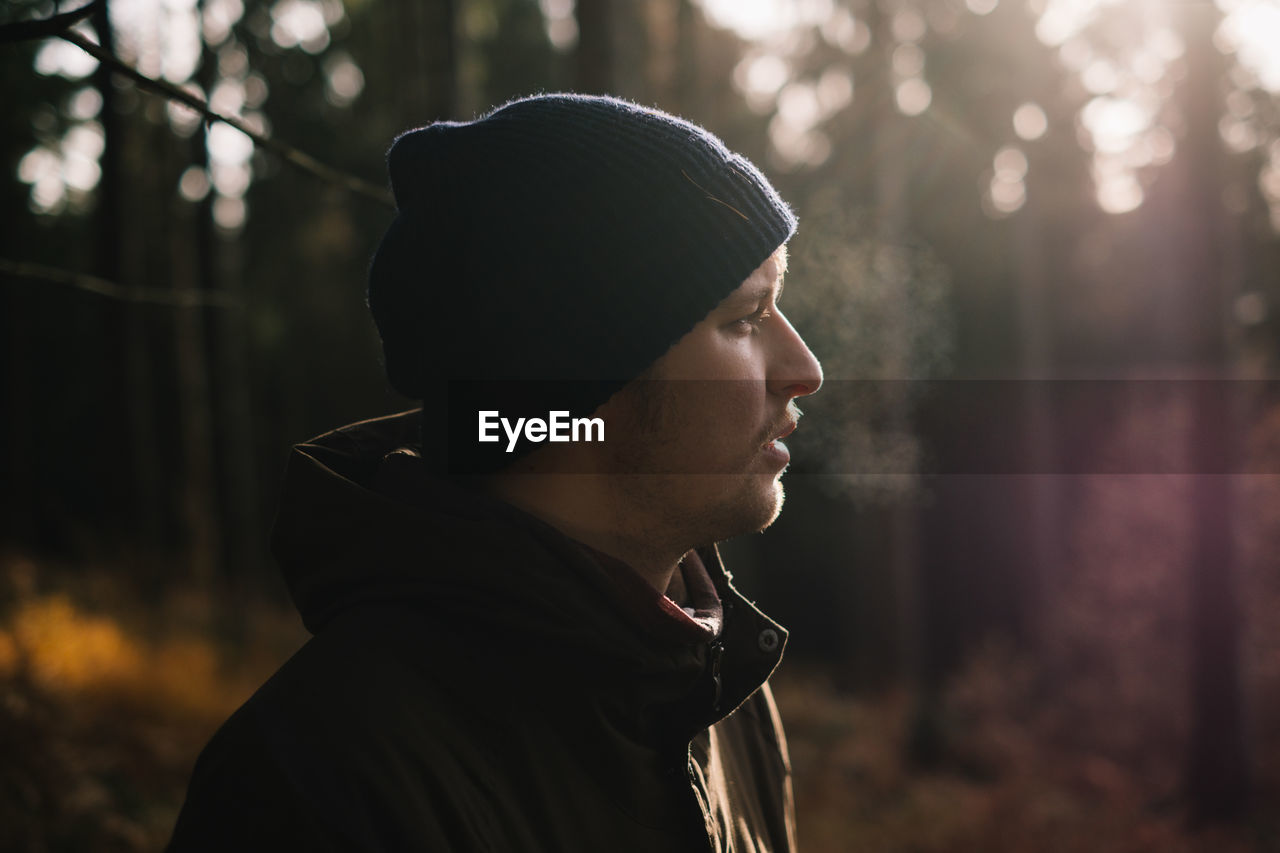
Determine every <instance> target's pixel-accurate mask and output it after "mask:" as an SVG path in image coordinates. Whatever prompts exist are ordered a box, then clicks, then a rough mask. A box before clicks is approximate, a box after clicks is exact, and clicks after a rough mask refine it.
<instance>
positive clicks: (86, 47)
mask: <svg viewBox="0 0 1280 853" xmlns="http://www.w3.org/2000/svg"><path fill="white" fill-rule="evenodd" d="M56 35H57V36H58V38H60V39H63V40H64V41H69V42H71V43H72V44H74V45H75V46H76V47H78V48H80V49H81V50H83V51H84V52H85V53H88V54H89V55H90V56H92V57H93V58H94V59H96V60H98V61H99V62H101V63H102V64H104V65H106V66H107V67H109V68H110V69H111V70H112V71H114V72H115V73H117V74H120V75H123V76H125V77H128V78H129V79H130V80H132V81H133V82H135V83H137V84H138V85H139V86H140V87H142V88H143V89H148V90H150V91H152V92H155V93H157V94H159V95H163V96H164V97H166V98H169V99H170V100H173V101H177V102H178V103H181V104H185V105H186V106H188V107H190V108H191V109H193V110H195V111H196V112H198V113H200V114H201V115H203V116H204V117H205V118H206V119H208V120H209V121H220V122H222V123H223V124H229V125H231V126H232V127H234V128H235V129H236V130H238V131H240V132H241V133H243V134H244V135H245V136H248V137H249V138H250V139H252V140H253V141H254V142H255V143H257V144H258V145H260V146H262V147H263V148H265V149H267V150H268V151H273V152H275V153H276V154H279V155H280V156H281V157H283V158H284V159H285V160H286V161H288V162H290V163H292V164H293V165H295V166H297V167H298V168H300V169H303V170H305V171H307V172H310V173H311V174H313V175H315V176H316V177H318V178H320V179H321V180H322V181H326V182H328V183H331V184H335V185H337V186H339V187H342V188H343V189H345V190H347V191H348V192H352V193H356V194H357V195H363V196H365V197H367V198H371V199H373V200H374V201H377V202H380V203H382V204H385V205H386V206H388V207H395V200H394V199H393V198H392V196H391V192H390V190H388V189H387V188H385V187H379V186H376V185H374V184H371V183H369V182H368V181H366V180H363V179H361V178H357V177H356V176H354V175H348V174H347V173H346V172H342V171H339V170H338V169H335V168H333V167H332V166H326V165H325V164H324V163H321V162H320V161H319V160H317V159H316V158H314V157H312V156H311V155H310V154H307V153H305V152H303V151H299V150H298V149H297V148H294V147H293V146H292V145H289V144H287V143H284V142H280V141H279V140H276V139H272V138H270V137H268V136H265V135H263V134H261V133H259V132H257V131H256V130H254V129H253V128H251V127H249V126H248V125H247V124H245V122H244V120H243V119H241V118H237V117H236V116H228V115H223V114H222V113H217V112H214V111H213V110H212V109H210V108H209V104H208V103H207V102H206V101H205V100H204V99H203V98H201V97H199V96H197V95H193V94H192V93H190V92H188V91H185V90H184V89H180V88H178V87H177V86H175V85H173V84H172V83H167V82H165V81H163V80H156V79H155V78H153V77H148V76H147V75H145V74H143V73H141V72H140V71H138V70H137V69H135V68H131V67H130V66H128V65H125V64H124V63H123V62H121V61H120V60H119V59H116V57H114V56H112V55H111V54H110V53H108V52H107V51H106V50H104V49H103V47H102V46H101V45H99V44H94V43H93V42H91V41H89V40H88V39H87V38H85V37H84V36H82V35H80V34H79V33H77V32H75V31H74V30H63V31H61V32H59V33H56Z"/></svg>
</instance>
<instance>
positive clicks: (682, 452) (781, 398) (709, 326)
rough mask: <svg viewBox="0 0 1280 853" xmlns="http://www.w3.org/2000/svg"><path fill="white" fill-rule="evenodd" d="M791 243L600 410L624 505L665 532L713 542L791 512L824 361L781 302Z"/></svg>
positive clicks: (765, 523) (758, 526) (745, 531)
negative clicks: (800, 447) (798, 430)
mask: <svg viewBox="0 0 1280 853" xmlns="http://www.w3.org/2000/svg"><path fill="white" fill-rule="evenodd" d="M785 258H786V256H785V253H784V252H783V251H782V250H779V252H777V253H775V254H774V255H773V256H771V257H770V258H768V259H767V260H766V261H765V262H764V263H763V264H762V265H761V266H760V267H759V268H758V269H757V270H756V271H755V272H754V273H752V274H751V275H750V276H749V277H748V278H747V280H746V281H744V282H743V283H742V284H741V285H740V286H739V287H738V288H737V290H735V291H734V292H733V293H731V294H730V295H729V296H728V297H726V298H725V299H724V300H723V301H722V302H721V303H720V304H719V305H718V306H716V307H715V308H714V309H712V311H711V313H709V314H708V315H707V316H706V317H705V318H704V319H703V320H702V321H701V322H700V323H698V325H697V326H695V327H694V328H693V329H692V330H690V331H689V333H688V334H686V335H685V336H684V337H683V338H681V339H680V341H679V342H678V343H676V344H675V346H673V347H672V348H671V349H670V350H668V351H667V353H666V354H665V355H664V356H663V357H662V358H660V359H659V360H658V361H657V362H655V363H654V365H653V367H652V368H651V369H650V370H649V371H647V372H646V373H645V374H644V376H643V377H642V378H640V379H638V380H636V381H633V382H632V383H631V384H630V385H628V386H627V387H626V388H624V389H623V390H622V391H621V392H619V393H618V394H617V395H616V396H615V397H614V398H613V399H611V400H610V401H609V402H608V403H606V404H605V405H604V406H602V407H601V408H600V410H599V412H598V414H600V415H601V416H603V417H604V418H605V421H606V423H607V429H606V434H607V435H608V436H609V441H608V442H607V443H606V445H605V446H606V447H607V448H609V449H610V457H611V458H610V463H611V467H612V469H613V470H614V471H616V472H618V473H619V474H620V475H621V477H620V489H622V490H623V491H624V497H625V499H626V502H627V503H628V504H629V505H631V506H632V507H634V508H635V511H636V512H637V513H638V514H639V515H640V516H641V517H640V518H638V519H637V521H641V522H642V523H644V522H648V523H652V524H653V525H655V528H654V529H655V530H657V529H663V530H666V531H670V530H672V529H676V530H682V531H685V533H686V535H688V536H689V537H691V539H690V541H695V542H700V543H710V542H715V541H719V540H722V539H726V538H729V537H731V536H736V535H738V534H741V533H747V532H752V531H757V530H762V529H764V528H765V527H767V526H768V525H769V524H771V523H772V522H773V520H774V519H775V518H777V516H778V513H779V511H780V510H781V508H782V500H783V491H782V484H781V482H780V478H781V476H782V473H783V471H784V470H785V468H786V466H787V463H788V462H789V461H790V455H789V453H788V452H787V449H786V447H785V445H783V444H782V442H781V441H779V440H778V439H780V438H781V437H783V436H785V435H787V434H788V433H790V432H791V430H793V429H794V428H795V424H796V421H797V419H798V417H799V410H798V409H797V408H796V406H795V405H794V403H793V402H792V401H793V400H794V399H795V398H796V397H801V396H804V395H807V394H812V393H814V392H815V391H817V390H818V388H819V386H821V384H822V367H821V365H819V364H818V361H817V359H816V358H814V356H813V353H812V352H810V351H809V348H808V346H806V345H805V343H804V341H803V339H801V337H800V335H799V334H798V333H797V332H796V330H795V329H794V328H793V327H792V326H791V324H790V323H788V322H787V320H786V318H785V317H784V316H783V315H782V313H781V311H780V310H779V308H778V298H779V296H780V295H781V291H782V273H783V271H784V269H785Z"/></svg>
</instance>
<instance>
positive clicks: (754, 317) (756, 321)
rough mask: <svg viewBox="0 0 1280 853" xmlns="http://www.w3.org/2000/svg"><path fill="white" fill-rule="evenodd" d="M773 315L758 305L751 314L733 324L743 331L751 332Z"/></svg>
mask: <svg viewBox="0 0 1280 853" xmlns="http://www.w3.org/2000/svg"><path fill="white" fill-rule="evenodd" d="M772 316H773V313H772V312H771V311H770V310H769V309H768V308H767V307H765V306H763V305H762V306H760V308H759V309H758V310H756V311H755V313H753V314H749V315H747V316H746V317H743V318H742V319H740V320H738V321H736V322H735V325H736V326H737V327H738V328H739V329H741V330H742V331H743V332H753V331H755V330H756V329H759V328H760V324H761V323H763V322H764V321H765V320H767V319H769V318H770V317H772Z"/></svg>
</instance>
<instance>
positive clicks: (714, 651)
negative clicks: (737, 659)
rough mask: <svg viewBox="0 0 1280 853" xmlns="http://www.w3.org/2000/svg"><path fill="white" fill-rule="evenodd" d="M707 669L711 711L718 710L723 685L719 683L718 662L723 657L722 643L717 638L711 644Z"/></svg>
mask: <svg viewBox="0 0 1280 853" xmlns="http://www.w3.org/2000/svg"><path fill="white" fill-rule="evenodd" d="M710 657H711V659H710V661H709V662H708V663H709V667H710V670H711V687H712V694H711V710H712V711H719V710H720V695H721V694H722V693H723V692H724V685H722V684H721V683H720V660H721V658H723V657H724V643H723V642H722V641H721V640H720V639H719V638H718V637H717V638H716V639H715V640H713V641H712V642H711V648H710Z"/></svg>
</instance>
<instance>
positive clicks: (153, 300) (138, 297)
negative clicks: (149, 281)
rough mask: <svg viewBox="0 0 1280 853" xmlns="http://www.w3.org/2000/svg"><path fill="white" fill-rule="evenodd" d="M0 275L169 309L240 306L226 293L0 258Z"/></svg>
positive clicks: (236, 300) (238, 302) (238, 301)
mask: <svg viewBox="0 0 1280 853" xmlns="http://www.w3.org/2000/svg"><path fill="white" fill-rule="evenodd" d="M0 273H7V274H8V275H12V276H14V277H16V278H25V279H31V280H34V281H49V282H53V283H55V284H66V285H70V286H71V287H74V288H77V289H78V290H87V291H88V292H89V293H96V294H97V295H98V296H105V297H107V298H109V299H122V300H125V301H127V302H146V303H150V304H152V305H166V306H169V307H171V308H241V307H243V303H242V302H241V301H240V300H239V299H236V298H234V297H232V296H230V295H228V294H226V293H219V292H216V291H213V292H210V291H200V290H189V291H179V290H156V289H155V288H150V287H125V286H123V285H119V284H116V283H115V282H113V281H108V280H107V279H105V278H99V277H98V276H96V275H89V274H87V273H80V272H75V271H73V270H64V269H60V268H58V267H49V266H45V265H44V264H33V263H27V262H26V261H10V260H8V259H6V258H0Z"/></svg>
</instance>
